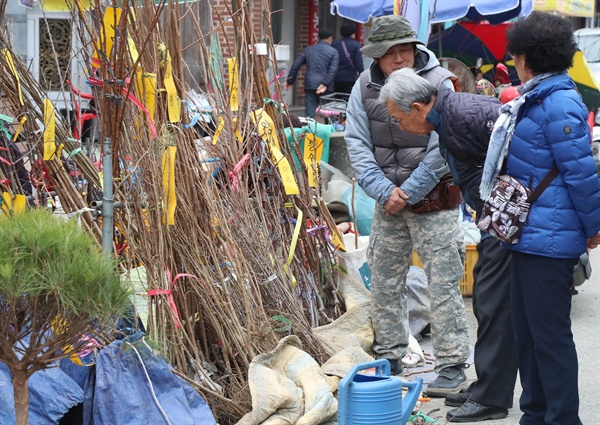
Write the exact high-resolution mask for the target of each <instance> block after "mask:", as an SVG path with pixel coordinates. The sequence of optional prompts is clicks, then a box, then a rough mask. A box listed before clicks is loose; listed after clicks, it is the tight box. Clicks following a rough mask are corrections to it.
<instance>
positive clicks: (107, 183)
mask: <svg viewBox="0 0 600 425" xmlns="http://www.w3.org/2000/svg"><path fill="white" fill-rule="evenodd" d="M110 142H111V140H110V137H105V138H104V140H103V142H102V148H103V153H104V156H103V158H102V170H103V172H104V180H103V182H104V189H103V191H102V254H104V255H105V256H110V255H112V248H113V231H114V214H113V211H114V208H113V207H114V202H115V200H114V199H113V191H112V152H111V146H110V144H111V143H110Z"/></svg>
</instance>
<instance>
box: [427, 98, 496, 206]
mask: <svg viewBox="0 0 600 425" xmlns="http://www.w3.org/2000/svg"><path fill="white" fill-rule="evenodd" d="M501 106H502V103H501V102H500V101H499V100H498V99H496V98H494V97H490V96H484V95H479V94H471V93H455V92H453V91H452V90H449V89H447V88H445V87H441V88H440V89H439V90H438V95H437V97H436V99H435V101H434V103H433V107H432V108H431V110H430V111H429V114H428V115H427V121H429V122H430V123H431V124H432V125H433V126H434V127H435V131H436V132H437V133H438V134H439V136H440V152H441V153H442V155H443V156H444V157H445V158H446V160H447V161H448V165H449V167H450V170H451V171H452V176H453V178H454V180H455V182H456V183H457V184H458V185H459V186H460V188H461V191H462V193H463V198H464V199H465V202H466V203H467V204H468V205H469V206H470V207H471V208H473V209H474V210H475V211H477V212H479V211H481V208H482V207H483V201H482V200H481V198H480V197H479V184H480V183H481V173H482V171H483V164H484V161H485V156H486V153H487V148H488V144H489V142H490V136H491V134H492V130H493V128H494V123H495V122H496V120H497V119H498V115H499V112H500V107H501Z"/></svg>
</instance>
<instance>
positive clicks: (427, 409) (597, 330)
mask: <svg viewBox="0 0 600 425" xmlns="http://www.w3.org/2000/svg"><path fill="white" fill-rule="evenodd" d="M590 261H591V263H592V269H593V271H592V277H591V279H590V280H588V281H586V282H585V283H584V284H583V285H581V286H579V287H578V288H577V289H578V291H579V294H577V295H575V296H574V297H573V307H572V312H571V318H572V322H573V325H572V328H573V334H574V337H575V343H576V345H577V353H578V356H579V398H580V407H579V416H580V418H581V421H582V422H583V424H584V425H588V424H589V425H592V424H599V423H600V405H599V403H598V394H599V393H600V388H599V384H600V302H599V298H600V248H597V249H595V250H593V251H592V252H591V255H590ZM465 307H466V310H467V317H468V319H469V335H470V338H471V344H474V343H475V337H476V331H477V323H476V321H475V317H474V316H473V309H472V302H471V298H465ZM421 346H422V347H423V348H424V351H425V352H426V353H427V351H428V346H429V347H430V346H431V341H427V340H423V341H421ZM470 361H472V358H471V360H470ZM409 371H410V369H409ZM427 375H429V374H427ZM433 376H435V375H433ZM428 377H429V376H424V381H425V382H428V379H427V378H428ZM467 377H468V378H469V380H474V379H475V378H476V375H475V368H474V367H471V368H469V369H467ZM411 378H412V377H408V379H410V380H412V379H411ZM520 395H521V386H520V381H519V380H518V379H517V385H516V388H515V400H514V404H513V406H514V407H513V408H512V409H510V410H509V413H508V417H506V418H504V419H500V420H490V421H485V422H480V423H482V424H485V425H508V424H511V425H515V424H518V423H519V418H520V417H521V412H520V410H519V396H520ZM450 409H451V407H448V406H445V405H444V399H439V398H437V399H436V398H433V399H431V401H430V402H428V403H423V404H422V405H421V411H422V412H423V413H424V414H426V415H427V416H429V417H431V418H434V419H436V420H437V421H438V424H439V425H443V424H447V423H448V421H447V420H446V413H447V412H448V410H450Z"/></svg>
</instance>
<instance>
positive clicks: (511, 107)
mask: <svg viewBox="0 0 600 425" xmlns="http://www.w3.org/2000/svg"><path fill="white" fill-rule="evenodd" d="M558 74H559V73H553V74H550V73H546V74H539V75H536V76H535V78H532V79H531V80H529V81H527V82H526V83H525V84H523V85H521V86H519V88H518V89H517V90H518V91H519V94H520V95H521V96H519V97H517V98H516V99H513V100H511V101H510V102H508V103H507V104H505V105H503V106H502V107H501V108H500V115H499V116H498V119H497V120H496V123H495V124H494V130H493V131H492V135H491V136H490V144H489V145H488V150H487V155H486V157H485V163H484V165H483V174H482V176H481V184H480V185H479V196H480V197H481V199H482V200H484V201H485V200H487V198H488V197H489V196H490V193H491V192H492V189H493V188H494V183H495V180H496V177H498V175H499V174H500V170H501V169H502V164H503V163H504V159H505V158H506V156H507V155H508V148H509V146H510V141H511V140H512V137H513V133H514V132H515V124H516V121H517V115H518V114H519V109H520V108H521V106H522V105H523V104H524V103H525V100H526V99H527V93H529V92H530V91H531V90H533V88H534V87H536V86H537V85H538V84H539V83H541V82H542V81H544V80H546V79H547V78H550V77H553V76H555V75H558ZM560 74H562V73H560Z"/></svg>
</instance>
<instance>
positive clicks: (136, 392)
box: [83, 333, 216, 425]
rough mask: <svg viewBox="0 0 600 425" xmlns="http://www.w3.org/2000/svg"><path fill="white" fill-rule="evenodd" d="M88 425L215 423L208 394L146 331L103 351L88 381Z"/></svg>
mask: <svg viewBox="0 0 600 425" xmlns="http://www.w3.org/2000/svg"><path fill="white" fill-rule="evenodd" d="M84 398H85V399H84V403H83V406H84V423H85V424H86V425H115V424H119V425H167V424H173V425H175V424H176V425H213V424H216V422H215V419H214V417H213V414H212V412H211V410H210V408H209V407H208V405H207V404H206V402H205V401H204V399H203V398H202V397H201V396H200V395H199V394H198V393H197V392H196V391H195V390H194V389H193V388H192V387H191V386H190V385H189V384H188V383H187V382H186V381H185V380H183V379H181V378H180V377H178V376H177V375H175V374H173V372H172V367H171V366H170V365H169V364H168V363H167V362H166V361H165V360H164V359H163V358H162V357H161V356H160V355H159V354H158V353H156V352H154V351H153V350H151V349H150V347H149V346H148V344H147V343H146V342H145V341H144V338H143V336H142V334H141V333H140V334H138V335H135V336H132V337H130V338H127V339H126V340H119V341H114V342H112V343H111V344H110V345H109V346H108V347H105V348H103V349H102V350H100V352H99V353H98V355H97V357H96V366H95V371H91V372H90V375H89V377H88V379H87V382H86V388H85V397H84Z"/></svg>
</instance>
